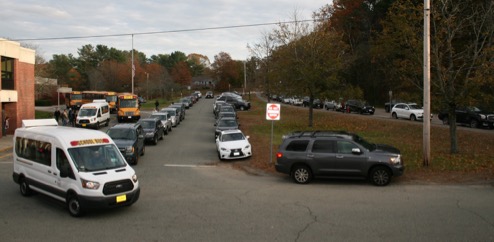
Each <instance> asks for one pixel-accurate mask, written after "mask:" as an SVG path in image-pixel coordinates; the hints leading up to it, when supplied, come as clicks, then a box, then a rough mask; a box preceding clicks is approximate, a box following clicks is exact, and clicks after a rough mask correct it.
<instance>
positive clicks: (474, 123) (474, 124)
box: [470, 120, 477, 128]
mask: <svg viewBox="0 0 494 242" xmlns="http://www.w3.org/2000/svg"><path fill="white" fill-rule="evenodd" d="M470 127H472V128H477V121H475V120H474V121H472V122H471V123H470Z"/></svg>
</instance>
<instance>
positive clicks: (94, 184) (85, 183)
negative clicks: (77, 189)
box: [81, 178, 99, 190]
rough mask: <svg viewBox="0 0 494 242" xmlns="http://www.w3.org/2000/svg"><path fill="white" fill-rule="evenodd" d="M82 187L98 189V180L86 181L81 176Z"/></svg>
mask: <svg viewBox="0 0 494 242" xmlns="http://www.w3.org/2000/svg"><path fill="white" fill-rule="evenodd" d="M81 183H82V187H83V188H86V189H92V190H98V188H99V182H95V181H88V180H84V179H82V178H81Z"/></svg>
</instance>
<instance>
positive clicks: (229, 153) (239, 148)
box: [216, 129, 252, 160]
mask: <svg viewBox="0 0 494 242" xmlns="http://www.w3.org/2000/svg"><path fill="white" fill-rule="evenodd" d="M216 150H217V151H218V158H219V159H220V160H230V159H240V158H247V157H250V156H252V147H251V145H250V143H249V136H244V134H243V133H242V131H240V130H238V129H234V130H224V131H221V132H220V134H219V135H218V137H217V138H216Z"/></svg>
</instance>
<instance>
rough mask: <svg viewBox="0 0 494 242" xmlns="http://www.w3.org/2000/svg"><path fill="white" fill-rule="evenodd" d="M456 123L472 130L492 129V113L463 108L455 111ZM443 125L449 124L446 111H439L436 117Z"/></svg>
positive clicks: (473, 108) (493, 126) (493, 119)
mask: <svg viewBox="0 0 494 242" xmlns="http://www.w3.org/2000/svg"><path fill="white" fill-rule="evenodd" d="M455 114H456V123H458V124H462V125H467V126H469V127H472V128H481V127H483V128H489V129H490V128H494V113H492V112H485V111H482V110H480V109H479V108H477V107H463V108H458V109H456V112H455ZM437 117H438V118H439V119H440V120H442V121H443V124H449V120H450V119H449V115H448V112H447V111H446V110H444V111H441V112H440V113H439V114H438V116H437Z"/></svg>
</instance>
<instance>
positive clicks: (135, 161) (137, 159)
mask: <svg viewBox="0 0 494 242" xmlns="http://www.w3.org/2000/svg"><path fill="white" fill-rule="evenodd" d="M143 149H144V148H143ZM140 155H141V154H139V151H137V153H136V154H135V160H134V164H133V165H137V164H138V163H139V156H140Z"/></svg>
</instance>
